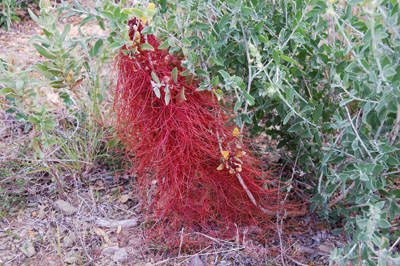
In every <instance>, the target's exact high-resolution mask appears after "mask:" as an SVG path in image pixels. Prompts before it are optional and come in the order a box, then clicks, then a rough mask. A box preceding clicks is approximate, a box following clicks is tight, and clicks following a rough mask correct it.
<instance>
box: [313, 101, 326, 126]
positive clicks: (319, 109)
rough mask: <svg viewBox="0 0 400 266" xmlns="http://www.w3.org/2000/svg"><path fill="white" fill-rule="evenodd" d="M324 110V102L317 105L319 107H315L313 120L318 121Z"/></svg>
mask: <svg viewBox="0 0 400 266" xmlns="http://www.w3.org/2000/svg"><path fill="white" fill-rule="evenodd" d="M323 110H324V104H323V103H320V104H319V105H318V106H317V108H315V111H314V113H313V115H312V120H313V121H314V122H316V121H318V119H319V118H320V117H321V115H322V111H323Z"/></svg>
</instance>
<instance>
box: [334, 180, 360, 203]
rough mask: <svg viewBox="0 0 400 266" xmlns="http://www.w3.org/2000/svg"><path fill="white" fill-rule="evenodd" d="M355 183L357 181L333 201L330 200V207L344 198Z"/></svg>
mask: <svg viewBox="0 0 400 266" xmlns="http://www.w3.org/2000/svg"><path fill="white" fill-rule="evenodd" d="M355 185H356V183H355V182H354V181H353V183H351V185H350V186H349V187H348V188H346V189H345V191H344V193H343V194H340V195H339V196H338V197H337V198H335V199H333V200H332V201H331V202H329V204H328V206H329V208H331V207H332V206H334V205H335V204H336V203H338V202H339V201H341V200H343V199H344V198H345V197H346V195H347V193H348V192H349V190H350V189H352V188H353V187H354V186H355Z"/></svg>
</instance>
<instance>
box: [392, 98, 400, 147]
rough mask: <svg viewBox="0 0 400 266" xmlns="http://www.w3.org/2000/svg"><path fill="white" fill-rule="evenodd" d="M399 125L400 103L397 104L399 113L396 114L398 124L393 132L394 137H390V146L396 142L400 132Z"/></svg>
mask: <svg viewBox="0 0 400 266" xmlns="http://www.w3.org/2000/svg"><path fill="white" fill-rule="evenodd" d="M399 127H400V104H398V105H397V114H396V124H395V125H394V127H393V131H392V133H391V135H392V137H391V139H390V146H392V145H393V144H394V141H395V140H396V137H397V135H398V134H399Z"/></svg>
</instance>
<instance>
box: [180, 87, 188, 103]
mask: <svg viewBox="0 0 400 266" xmlns="http://www.w3.org/2000/svg"><path fill="white" fill-rule="evenodd" d="M181 97H182V99H183V100H184V101H186V100H187V99H186V96H185V87H182V90H181Z"/></svg>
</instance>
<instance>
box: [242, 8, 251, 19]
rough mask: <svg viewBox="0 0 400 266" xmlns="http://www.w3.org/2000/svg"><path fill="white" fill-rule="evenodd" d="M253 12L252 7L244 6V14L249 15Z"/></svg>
mask: <svg viewBox="0 0 400 266" xmlns="http://www.w3.org/2000/svg"><path fill="white" fill-rule="evenodd" d="M252 12H253V9H252V8H250V7H242V15H243V16H245V17H247V16H249V15H250V14H251V13H252Z"/></svg>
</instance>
